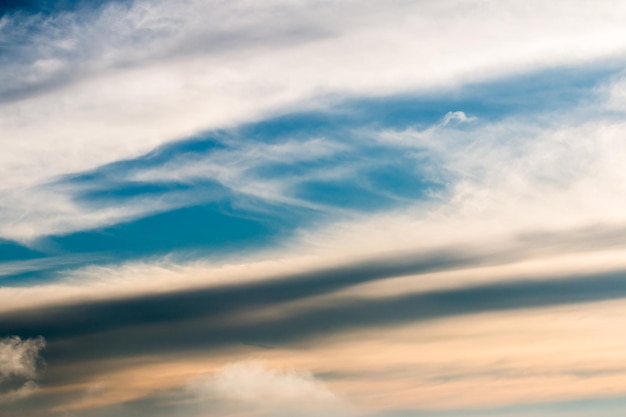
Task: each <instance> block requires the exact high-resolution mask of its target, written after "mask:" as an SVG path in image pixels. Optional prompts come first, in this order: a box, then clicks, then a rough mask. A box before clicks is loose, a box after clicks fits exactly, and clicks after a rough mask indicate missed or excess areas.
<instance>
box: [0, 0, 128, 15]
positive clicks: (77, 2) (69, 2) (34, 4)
mask: <svg viewBox="0 0 626 417" xmlns="http://www.w3.org/2000/svg"><path fill="white" fill-rule="evenodd" d="M113 2H115V3H117V2H119V1H118V0H115V1H112V0H2V1H1V2H0V16H2V15H3V14H8V13H26V14H43V15H49V14H54V13H60V12H67V11H76V10H85V9H95V8H97V7H100V6H102V5H104V4H107V3H113Z"/></svg>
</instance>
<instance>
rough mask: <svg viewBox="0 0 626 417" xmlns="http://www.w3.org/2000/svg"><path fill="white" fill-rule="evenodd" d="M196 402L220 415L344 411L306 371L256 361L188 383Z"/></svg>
mask: <svg viewBox="0 0 626 417" xmlns="http://www.w3.org/2000/svg"><path fill="white" fill-rule="evenodd" d="M187 390H188V392H189V393H190V394H191V395H192V396H193V397H194V398H196V399H197V400H208V401H211V403H212V404H218V407H219V406H220V405H221V407H223V409H224V412H226V410H228V411H230V412H233V410H235V411H239V412H243V411H245V412H248V413H251V415H255V416H317V415H320V413H321V414H323V415H327V416H337V415H347V414H348V407H347V406H346V404H344V403H343V402H342V401H341V400H340V399H339V398H338V397H337V396H336V395H335V394H334V393H333V392H332V391H330V390H329V389H328V388H327V387H326V386H325V385H324V384H323V383H322V382H320V381H318V380H317V379H315V377H314V376H313V375H312V374H311V373H310V372H306V371H296V370H283V369H275V368H270V367H268V366H267V365H266V364H265V363H263V362H260V361H252V360H249V361H243V362H235V363H231V364H228V365H226V366H224V368H222V369H221V370H220V371H219V372H217V373H215V374H211V375H207V376H204V377H201V378H197V379H194V380H192V381H190V382H189V383H188V385H187Z"/></svg>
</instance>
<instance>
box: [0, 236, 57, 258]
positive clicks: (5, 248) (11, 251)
mask: <svg viewBox="0 0 626 417" xmlns="http://www.w3.org/2000/svg"><path fill="white" fill-rule="evenodd" d="M44 256H46V254H45V253H43V252H40V251H38V250H35V249H31V248H28V247H26V246H23V245H20V244H19V243H16V242H11V241H9V240H4V239H0V263H2V262H8V261H22V260H27V259H36V258H41V257H44Z"/></svg>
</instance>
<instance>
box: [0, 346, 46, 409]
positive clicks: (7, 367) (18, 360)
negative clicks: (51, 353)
mask: <svg viewBox="0 0 626 417" xmlns="http://www.w3.org/2000/svg"><path fill="white" fill-rule="evenodd" d="M45 346H46V341H45V340H44V339H43V338H42V337H39V338H36V339H24V340H22V339H21V338H19V337H18V336H12V337H5V338H2V339H0V401H10V400H17V399H20V398H23V397H26V396H28V395H30V394H31V393H32V392H34V391H35V389H36V388H37V385H36V384H35V380H36V379H37V377H38V376H39V369H40V366H41V364H42V358H41V351H42V350H43V349H44V348H45Z"/></svg>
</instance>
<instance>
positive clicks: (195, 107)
mask: <svg viewBox="0 0 626 417" xmlns="http://www.w3.org/2000/svg"><path fill="white" fill-rule="evenodd" d="M625 17H626V6H625V5H624V4H623V2H619V1H598V2H594V4H593V7H591V6H590V5H589V4H588V2H584V1H575V2H571V1H564V0H562V1H553V2H549V3H546V2H540V1H525V2H519V1H513V0H508V1H477V0H463V1H459V0H446V1H439V2H435V3H433V2H403V1H397V2H393V3H391V4H390V3H388V2H387V3H385V4H384V5H382V4H381V3H378V2H365V3H364V2H352V1H349V2H340V3H336V2H307V1H301V2H287V3H285V2H269V3H268V2H263V3H254V2H248V1H233V2H227V3H224V2H213V1H210V2H204V1H187V2H184V3H180V2H176V3H171V2H167V1H159V0H153V1H147V0H144V1H136V2H134V3H132V4H131V5H120V4H111V5H108V6H105V7H103V8H101V9H98V10H96V11H94V12H92V13H89V14H86V15H84V14H76V15H75V14H71V13H65V14H62V15H59V16H56V17H51V18H47V19H43V20H42V18H29V19H34V20H36V22H33V21H29V22H25V21H22V20H20V19H23V18H18V17H15V16H14V17H5V18H4V20H3V25H2V35H3V36H5V37H7V39H9V41H10V42H8V43H10V44H12V45H13V47H12V49H11V51H10V54H8V55H7V56H9V57H10V58H7V59H8V65H6V66H3V70H2V72H1V73H0V74H1V76H2V78H3V79H5V80H7V81H6V82H4V83H2V84H3V85H4V86H8V87H5V88H9V89H12V90H11V91H8V90H4V93H3V98H4V100H5V102H4V103H2V104H0V138H1V139H0V144H1V146H2V149H3V152H2V155H1V156H0V184H2V185H1V186H0V196H1V198H0V201H2V202H3V207H2V210H0V223H1V224H11V225H12V226H11V227H10V228H5V230H2V231H0V235H1V236H4V237H9V238H13V239H29V238H32V237H36V236H37V235H45V234H49V233H63V232H64V231H65V232H67V231H72V230H76V229H81V228H90V227H97V226H98V225H104V224H110V223H112V222H117V221H121V220H123V219H127V218H129V217H132V214H128V213H123V214H120V213H116V212H107V211H104V212H100V213H99V214H98V215H92V214H90V213H89V210H90V209H89V208H86V207H82V206H76V205H72V204H69V203H68V201H69V200H68V199H67V198H66V199H63V198H61V197H57V198H56V199H55V200H53V201H55V202H56V206H57V207H56V208H58V210H60V211H58V212H56V211H55V209H54V208H52V209H51V212H52V215H51V216H48V215H47V213H46V210H35V211H32V210H33V207H41V202H42V201H45V200H46V199H47V197H49V193H48V192H47V191H46V190H45V188H46V187H43V188H38V187H37V186H39V185H42V184H45V183H47V182H48V181H50V180H51V179H53V178H56V177H57V176H59V175H63V174H66V173H71V172H80V171H84V170H88V169H91V168H94V167H96V166H99V165H102V164H105V163H108V162H112V161H116V160H120V159H125V158H132V157H135V156H137V155H140V154H142V153H143V152H146V151H148V150H150V149H153V148H154V147H155V146H158V145H159V144H162V143H166V142H169V141H172V140H176V139H179V138H181V137H186V136H189V135H193V134H195V133H197V132H199V131H202V130H205V129H211V128H215V127H224V126H232V125H234V124H237V123H240V122H242V121H250V120H255V119H258V118H260V117H264V116H266V115H268V114H270V113H273V112H276V111H281V112H282V111H285V110H287V109H289V110H293V109H298V108H303V107H307V106H315V105H320V103H323V102H324V101H325V100H327V99H328V97H330V96H337V95H345V94H348V95H351V94H359V95H372V94H388V93H393V92H405V91H407V90H410V89H430V88H434V87H441V86H446V87H447V86H450V85H459V84H462V83H464V82H468V81H471V80H476V79H484V78H489V77H492V76H496V75H504V74H508V73H519V72H520V71H524V70H531V69H536V68H544V67H548V66H553V65H558V64H564V63H581V62H588V61H590V60H593V59H597V58H602V57H611V56H614V55H615V54H619V53H622V52H623V51H624V50H625V48H626V40H625V39H626V36H625V35H626V29H625V28H624V25H623V21H624V18H625ZM34 24H36V25H37V30H36V31H33V32H31V31H29V30H28V28H32V27H33V25H34ZM18 29H19V30H18ZM468 33H470V34H471V36H468ZM13 41H14V42H13ZM18 41H19V42H18ZM20 45H22V46H20ZM425 63H427V64H425ZM9 64H10V65H9ZM19 190H29V192H28V194H27V196H26V197H24V196H19V195H18V194H19ZM42 190H43V191H42ZM18 197H19V198H18ZM64 207H66V209H64ZM24 213H29V215H28V216H26V217H24V216H23V215H24ZM59 217H61V218H62V220H59ZM48 219H51V220H49V221H50V222H51V223H52V224H51V225H48V224H47V222H48Z"/></svg>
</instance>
